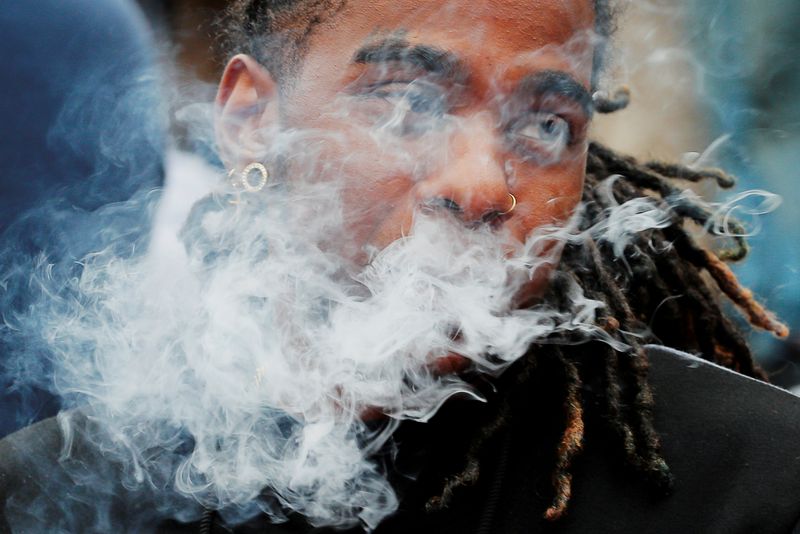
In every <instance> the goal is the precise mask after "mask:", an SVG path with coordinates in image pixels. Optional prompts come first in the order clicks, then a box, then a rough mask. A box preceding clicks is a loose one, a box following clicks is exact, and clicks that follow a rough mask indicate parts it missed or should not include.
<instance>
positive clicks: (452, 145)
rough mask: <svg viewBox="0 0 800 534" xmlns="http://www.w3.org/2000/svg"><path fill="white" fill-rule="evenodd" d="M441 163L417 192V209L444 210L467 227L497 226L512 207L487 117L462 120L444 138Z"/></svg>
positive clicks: (495, 136)
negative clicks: (444, 143)
mask: <svg viewBox="0 0 800 534" xmlns="http://www.w3.org/2000/svg"><path fill="white" fill-rule="evenodd" d="M448 141H449V143H448V145H449V146H448V147H447V154H446V155H445V157H444V158H443V163H442V164H441V165H440V166H439V168H438V169H436V170H435V171H433V172H432V173H431V174H430V175H429V176H428V177H427V178H426V179H424V180H423V181H421V182H420V183H419V185H418V188H417V193H418V199H419V203H420V207H422V208H423V209H442V210H447V211H449V212H451V213H453V214H454V215H457V216H458V217H460V218H461V219H462V220H464V222H467V223H491V224H496V223H498V222H500V221H501V220H502V219H503V217H506V216H508V214H510V213H511V210H513V208H514V207H515V206H516V198H514V197H513V196H512V195H511V192H510V191H509V188H508V182H507V179H506V173H505V171H504V169H503V158H502V153H501V142H500V140H499V139H498V134H497V132H496V129H495V127H494V124H493V122H492V120H491V117H488V116H483V115H478V116H475V117H471V118H469V119H464V121H463V124H460V125H459V127H458V129H457V131H455V132H454V133H453V134H452V135H451V136H450V137H449V138H448Z"/></svg>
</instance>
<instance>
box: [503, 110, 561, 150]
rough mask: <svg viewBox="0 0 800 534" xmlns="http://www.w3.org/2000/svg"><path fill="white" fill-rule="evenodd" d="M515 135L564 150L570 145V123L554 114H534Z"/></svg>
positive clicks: (519, 125) (520, 125)
mask: <svg viewBox="0 0 800 534" xmlns="http://www.w3.org/2000/svg"><path fill="white" fill-rule="evenodd" d="M513 135H514V136H515V137H517V138H521V139H520V140H523V141H531V142H534V143H538V144H542V145H546V146H547V147H548V148H551V149H552V148H563V147H565V146H566V145H567V144H568V143H569V137H570V130H569V123H567V121H566V120H564V119H562V118H561V117H559V116H558V115H555V114H553V113H533V114H531V115H530V116H529V117H528V118H527V120H525V121H522V124H518V125H517V126H516V128H514V130H513Z"/></svg>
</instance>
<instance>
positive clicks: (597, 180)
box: [427, 91, 788, 520]
mask: <svg viewBox="0 0 800 534" xmlns="http://www.w3.org/2000/svg"><path fill="white" fill-rule="evenodd" d="M615 99H616V100H617V101H616V102H615V101H614V99H612V100H607V101H604V102H602V103H601V105H600V106H599V109H601V110H602V111H604V112H609V111H614V110H616V109H619V108H621V107H624V105H625V104H626V101H627V94H626V93H625V91H622V92H621V93H618V94H617V95H616V96H615ZM678 180H683V181H690V182H699V181H703V180H713V181H715V182H716V183H717V184H718V185H719V186H721V187H723V188H730V187H732V186H733V185H734V179H733V178H732V177H730V176H728V175H727V174H725V173H724V172H722V171H719V170H715V169H712V170H696V169H692V168H689V167H685V166H680V165H674V164H668V163H663V162H659V161H654V162H646V163H639V162H637V161H635V160H634V159H632V158H630V157H626V156H621V155H619V154H617V153H615V152H614V151H612V150H610V149H609V148H607V147H604V146H602V145H600V144H598V143H591V144H590V146H589V155H588V160H587V168H586V181H585V185H584V189H583V204H584V205H585V211H584V215H583V219H582V222H581V224H582V229H587V228H590V227H593V226H595V225H596V224H598V223H599V222H600V221H601V220H602V218H603V217H604V216H605V215H604V214H605V213H606V212H605V210H606V209H607V208H609V207H610V202H611V201H610V200H609V198H608V196H607V195H605V194H603V193H601V191H603V188H601V187H599V186H601V185H610V187H611V191H612V192H613V196H614V200H615V201H616V202H618V203H620V204H622V203H624V202H626V201H629V200H632V199H637V198H641V197H648V198H651V199H653V200H654V201H656V202H659V203H660V204H662V205H663V207H664V208H665V211H666V212H667V213H669V214H670V216H671V221H670V222H671V224H670V226H668V227H666V228H663V229H655V230H650V231H647V232H644V233H642V234H640V235H639V236H637V237H636V239H635V240H634V241H633V243H631V244H630V245H629V247H630V248H629V250H628V253H627V254H626V255H625V258H624V261H625V262H626V263H627V268H624V269H620V268H619V265H618V264H619V262H620V261H621V260H620V258H618V257H617V256H616V254H615V253H614V251H613V250H612V249H611V245H609V244H607V243H605V242H598V241H596V240H595V239H594V238H592V237H590V236H589V237H586V240H585V242H583V243H580V244H570V245H567V246H566V248H565V250H564V253H563V256H562V259H561V264H560V277H557V278H555V279H554V281H553V284H552V285H551V288H550V290H549V294H548V295H547V296H546V298H548V299H550V301H553V302H557V301H558V300H559V299H564V298H566V297H565V295H566V289H567V287H568V286H567V284H570V283H574V284H578V285H579V286H580V287H581V288H582V290H583V292H584V294H585V295H586V296H587V297H589V298H592V299H596V300H598V301H601V302H603V303H604V304H605V307H604V308H603V309H602V310H601V311H600V312H599V317H597V321H598V324H599V325H601V326H602V327H603V328H604V329H605V331H606V332H607V333H608V334H609V335H610V336H612V337H613V338H615V339H617V340H618V341H620V342H621V343H623V344H624V345H625V346H627V347H629V348H628V349H627V350H625V351H623V352H618V351H617V350H615V349H614V348H612V346H611V345H609V344H607V343H599V342H596V343H592V345H591V349H589V348H587V346H586V345H535V346H532V347H531V348H530V350H529V353H528V354H527V355H526V357H525V358H523V360H522V369H520V370H519V371H518V380H517V382H518V383H521V387H525V385H526V383H528V382H529V381H530V379H531V377H532V376H533V375H534V373H533V370H532V368H533V367H534V366H536V364H537V361H541V360H542V359H549V360H550V363H551V364H552V363H554V362H555V364H556V365H558V366H560V368H561V370H562V371H561V372H560V373H553V374H554V375H556V376H557V377H559V378H560V380H561V382H562V383H561V385H560V388H559V389H560V391H561V393H560V395H561V396H562V398H563V400H562V406H563V416H562V420H561V432H560V436H559V439H558V443H554V444H553V449H554V450H555V455H554V463H553V465H552V471H551V472H552V487H553V500H552V502H551V504H550V506H549V507H548V508H547V510H546V511H545V512H544V517H545V518H546V519H549V520H557V519H559V518H561V517H562V516H563V515H564V513H565V512H566V510H567V508H568V504H569V501H570V497H571V493H572V464H573V460H574V459H575V458H576V456H577V455H579V454H580V453H581V451H582V450H583V446H584V428H585V423H586V418H587V417H596V418H597V419H598V420H599V421H600V422H601V423H602V424H604V425H606V427H607V428H608V430H610V431H611V434H612V435H613V436H614V437H615V439H616V440H617V441H618V444H619V446H620V447H621V449H622V451H623V456H624V461H625V463H626V464H627V465H628V466H629V467H631V468H633V470H634V471H636V472H638V473H639V474H640V475H641V476H642V477H643V478H644V479H645V480H646V481H647V482H648V483H649V484H650V485H651V486H652V487H653V488H655V489H656V490H658V491H659V492H660V493H662V494H666V493H668V492H669V490H670V489H671V487H672V475H671V474H670V470H669V467H668V466H667V463H666V462H665V460H664V458H663V457H662V455H661V451H660V440H659V436H658V433H657V432H656V430H655V428H654V426H653V394H652V391H651V389H650V386H649V384H648V380H647V371H648V360H647V356H646V354H645V351H644V345H646V344H647V343H651V342H659V343H661V344H663V345H667V346H670V347H674V348H677V349H680V350H683V351H687V352H691V353H696V354H701V355H702V356H703V357H704V358H706V359H709V360H711V361H714V362H716V363H718V364H720V365H723V366H725V367H728V368H731V369H734V370H736V371H738V372H740V373H742V374H745V375H747V376H750V377H754V378H758V379H762V380H765V379H766V376H765V375H764V373H763V372H762V371H761V369H760V368H759V367H758V365H757V364H756V363H755V361H754V359H753V356H752V353H751V352H750V348H749V347H748V345H747V342H746V341H745V338H744V335H743V334H742V332H741V331H740V330H739V329H738V328H737V327H736V326H735V324H734V321H733V319H732V318H731V317H729V316H728V315H727V314H726V312H725V311H724V305H723V303H722V302H720V299H719V298H718V295H719V294H720V293H722V294H724V295H725V296H726V297H727V298H728V299H729V300H730V301H731V302H732V303H733V304H734V305H735V307H736V308H737V309H738V310H739V311H740V312H741V313H742V315H743V316H744V317H745V318H746V320H747V321H748V322H749V323H750V325H752V326H753V327H757V328H760V329H764V330H767V331H769V332H772V333H773V334H775V335H777V336H779V337H785V336H786V335H788V329H787V328H786V326H784V325H783V324H781V323H780V322H779V321H777V320H776V319H775V318H774V317H773V316H772V315H771V314H770V313H769V312H768V311H767V310H765V309H764V308H763V307H762V306H761V305H760V304H759V303H758V302H756V300H755V299H754V297H753V295H752V293H751V292H750V291H749V290H747V289H746V288H744V287H742V286H741V285H740V284H739V282H738V281H737V280H736V277H735V276H734V274H733V273H732V271H731V270H730V268H729V267H728V266H727V265H726V264H725V263H724V261H723V260H736V259H741V258H743V257H744V256H745V255H746V254H747V243H746V242H745V240H744V238H742V237H738V236H739V235H741V234H743V232H742V228H741V226H740V225H738V223H732V226H731V227H730V229H732V230H733V231H734V232H733V233H734V237H732V238H731V239H732V240H733V241H734V246H733V247H732V248H730V249H725V250H722V251H721V252H719V253H714V252H712V251H710V250H707V249H705V248H703V247H701V246H700V245H698V244H697V242H696V241H695V239H694V238H693V237H692V235H691V233H690V230H689V228H687V223H689V222H692V223H698V224H700V225H702V226H704V227H707V228H710V227H711V225H710V220H711V218H712V213H711V212H710V211H709V209H708V208H707V206H706V205H704V203H703V202H702V201H699V200H696V199H693V198H692V197H691V196H687V195H682V194H681V192H682V189H681V187H680V184H678V183H677V181H678ZM589 350H591V352H592V358H593V359H595V361H596V362H601V365H602V373H601V374H602V376H601V379H602V383H603V385H604V392H603V395H602V396H601V398H602V404H603V406H601V410H600V413H593V412H592V411H590V410H587V407H586V406H584V401H583V400H582V396H581V388H582V386H583V384H584V383H585V382H586V381H588V380H591V379H593V378H595V377H593V376H589V375H590V374H591V373H593V372H595V369H596V368H595V367H588V368H584V366H581V365H579V362H580V361H581V360H582V358H581V356H582V355H585V354H586V353H587V351H589ZM507 420H508V407H507V401H501V402H500V403H499V404H498V408H497V409H496V414H495V416H494V417H493V418H492V419H491V420H490V421H489V422H488V424H486V426H485V427H484V429H483V430H482V431H480V432H479V433H478V434H477V438H476V439H475V443H473V445H472V446H471V447H470V448H469V450H468V453H467V458H466V460H465V462H464V468H463V470H462V471H461V472H459V473H457V474H454V475H452V476H448V477H445V480H444V481H443V483H442V488H443V489H442V491H441V493H440V494H438V495H436V496H434V497H432V498H431V499H429V501H428V505H427V508H428V509H438V508H443V507H446V506H447V505H448V503H449V501H450V500H451V499H452V497H453V495H454V494H455V492H456V490H458V489H459V488H462V487H466V486H470V485H474V484H475V483H476V482H477V480H478V479H479V473H480V462H479V460H478V457H479V454H480V451H481V449H482V447H483V445H484V444H485V443H486V442H488V441H489V440H490V439H491V437H492V435H494V434H495V432H496V431H497V430H498V429H500V428H502V427H503V426H504V425H505V424H506V421H507Z"/></svg>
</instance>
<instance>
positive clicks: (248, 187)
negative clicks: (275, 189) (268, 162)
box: [239, 162, 269, 193]
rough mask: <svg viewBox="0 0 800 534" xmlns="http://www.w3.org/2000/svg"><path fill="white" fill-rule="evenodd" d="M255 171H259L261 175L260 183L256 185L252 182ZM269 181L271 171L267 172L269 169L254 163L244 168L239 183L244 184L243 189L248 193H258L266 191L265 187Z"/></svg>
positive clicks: (259, 177)
mask: <svg viewBox="0 0 800 534" xmlns="http://www.w3.org/2000/svg"><path fill="white" fill-rule="evenodd" d="M253 171H258V173H259V176H258V181H257V182H255V184H254V183H253V182H251V181H250V175H251V174H252V173H253ZM268 179H269V171H268V170H267V168H266V167H265V166H264V165H263V164H261V163H258V162H253V163H251V164H250V165H248V166H247V167H245V168H244V170H243V171H242V173H241V175H240V177H239V182H240V183H241V184H242V187H244V189H245V191H247V192H248V193H258V192H259V191H261V190H262V189H264V186H265V185H267V180H268Z"/></svg>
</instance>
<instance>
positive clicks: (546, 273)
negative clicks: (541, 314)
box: [509, 158, 585, 306]
mask: <svg viewBox="0 0 800 534" xmlns="http://www.w3.org/2000/svg"><path fill="white" fill-rule="evenodd" d="M584 173H585V158H579V159H578V160H577V161H575V162H574V163H570V164H569V165H566V166H559V167H553V168H549V169H540V170H538V171H537V172H536V173H535V175H532V176H530V177H528V178H529V179H528V180H523V181H521V182H520V184H519V189H520V193H519V195H517V198H518V202H519V204H518V207H517V211H518V214H517V217H515V218H514V219H512V221H511V225H510V228H509V230H510V231H511V234H512V235H513V236H514V238H515V239H516V240H517V241H518V242H520V243H523V242H525V241H526V240H527V239H528V238H529V237H530V236H531V235H532V234H534V233H535V232H536V230H537V229H539V228H542V227H544V226H549V225H563V224H564V223H565V222H566V221H567V220H568V219H569V218H570V217H571V216H572V215H573V213H574V212H575V209H576V207H577V206H578V204H579V203H580V201H581V198H582V192H583V180H584ZM562 246H563V244H562V243H561V242H558V241H555V240H548V241H545V242H544V243H542V245H541V252H540V257H542V258H543V259H545V258H546V261H545V262H543V263H542V264H541V265H540V266H538V267H537V269H536V271H535V272H534V273H533V276H532V278H531V280H530V281H528V282H527V283H526V284H525V285H524V286H523V287H522V288H521V290H520V291H519V293H518V294H517V299H516V301H517V302H516V304H517V305H518V306H525V305H529V304H531V303H532V302H533V301H534V300H535V299H537V298H538V297H540V296H541V295H542V294H543V293H544V291H545V290H546V289H547V285H548V282H549V277H550V274H551V273H552V271H553V269H555V267H556V266H557V265H558V262H559V260H560V258H561V250H562Z"/></svg>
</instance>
